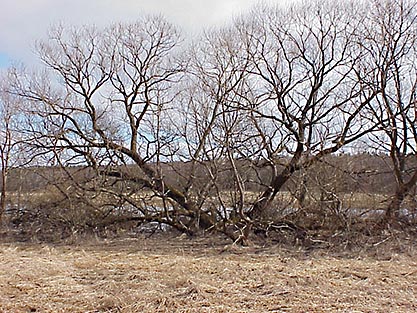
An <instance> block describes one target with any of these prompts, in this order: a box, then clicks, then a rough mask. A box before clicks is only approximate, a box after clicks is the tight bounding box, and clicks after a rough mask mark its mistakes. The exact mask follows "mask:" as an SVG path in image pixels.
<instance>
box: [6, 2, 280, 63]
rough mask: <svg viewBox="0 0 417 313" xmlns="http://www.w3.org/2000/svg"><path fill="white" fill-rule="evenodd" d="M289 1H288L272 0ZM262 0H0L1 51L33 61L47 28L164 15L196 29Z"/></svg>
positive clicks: (216, 23)
mask: <svg viewBox="0 0 417 313" xmlns="http://www.w3.org/2000/svg"><path fill="white" fill-rule="evenodd" d="M272 1H274V2H285V0H272ZM257 2H258V1H257V0H208V1H207V0H121V1H117V0H89V1H86V0H32V1H23V0H0V53H3V54H7V55H9V56H10V57H11V58H14V59H17V60H21V61H24V62H27V63H31V62H34V53H33V44H34V42H35V40H37V39H41V38H42V37H45V35H46V33H47V30H48V28H49V27H50V26H51V25H53V24H57V23H59V22H64V23H66V24H75V25H78V24H96V25H107V24H109V23H111V22H119V21H133V20H135V19H136V18H137V17H139V16H141V15H144V14H158V13H161V14H163V15H164V16H166V17H167V18H168V19H169V20H170V21H172V22H173V23H175V24H177V25H179V26H180V27H182V28H183V29H185V30H187V31H190V32H196V31H199V30H201V29H202V28H204V27H209V26H213V25H218V24H221V23H224V22H226V21H227V20H228V19H230V18H231V17H232V16H234V15H237V14H239V13H241V12H244V11H247V10H248V9H249V8H250V7H251V6H252V5H254V4H256V3H257Z"/></svg>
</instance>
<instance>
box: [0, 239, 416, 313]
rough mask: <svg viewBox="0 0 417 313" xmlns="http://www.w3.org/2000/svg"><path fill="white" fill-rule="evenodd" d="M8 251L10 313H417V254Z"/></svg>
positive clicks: (127, 248) (207, 244)
mask: <svg viewBox="0 0 417 313" xmlns="http://www.w3.org/2000/svg"><path fill="white" fill-rule="evenodd" d="M389 241H390V240H388V241H386V242H383V243H381V244H380V245H374V249H373V250H372V252H370V251H366V252H365V251H360V250H358V251H356V252H352V251H351V252H334V251H333V252H330V251H329V250H324V249H315V250H306V249H304V248H301V247H292V248H291V247H287V248H283V247H278V246H272V245H271V246H269V247H261V246H256V245H254V246H251V247H235V246H231V245H228V242H227V241H224V240H223V239H220V238H217V239H216V240H213V239H195V240H189V239H184V238H173V239H167V238H160V237H156V238H153V237H152V238H150V239H144V238H140V239H124V240H122V239H118V240H108V241H105V240H95V241H90V242H89V243H83V244H77V245H75V244H72V245H45V244H18V243H2V244H0V312H417V259H416V256H417V253H415V248H412V247H410V248H407V249H402V250H401V251H399V250H398V249H396V250H395V249H391V248H390V247H391V245H390V243H389Z"/></svg>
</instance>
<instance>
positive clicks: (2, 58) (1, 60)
mask: <svg viewBox="0 0 417 313" xmlns="http://www.w3.org/2000/svg"><path fill="white" fill-rule="evenodd" d="M10 62H11V60H10V58H9V56H8V55H7V54H5V53H3V52H0V68H2V67H8V66H9V65H10Z"/></svg>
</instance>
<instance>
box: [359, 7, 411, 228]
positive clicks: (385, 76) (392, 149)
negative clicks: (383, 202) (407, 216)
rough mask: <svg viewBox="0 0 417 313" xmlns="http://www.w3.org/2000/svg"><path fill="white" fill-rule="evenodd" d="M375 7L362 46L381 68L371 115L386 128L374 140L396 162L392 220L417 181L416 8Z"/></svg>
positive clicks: (388, 215)
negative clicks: (416, 157)
mask: <svg viewBox="0 0 417 313" xmlns="http://www.w3.org/2000/svg"><path fill="white" fill-rule="evenodd" d="M373 6H374V10H373V11H372V12H370V13H369V17H368V19H367V20H366V21H365V25H364V33H365V36H364V40H363V46H364V47H365V48H366V49H368V51H369V54H368V55H369V58H368V59H367V60H364V62H366V63H367V64H368V66H372V67H373V68H375V69H376V72H375V74H374V81H375V85H376V88H378V89H380V90H381V93H380V95H378V97H377V98H375V99H374V101H373V103H372V104H371V112H372V117H373V119H375V120H378V121H379V122H380V123H381V129H380V131H379V132H378V133H375V136H372V137H371V138H370V140H371V142H372V144H373V146H374V147H375V148H377V149H378V150H379V151H382V152H384V153H387V154H388V155H389V156H390V159H391V167H392V173H393V175H394V177H395V181H396V189H395V192H394V194H393V195H392V198H391V200H390V202H389V204H388V207H387V210H386V215H385V218H386V220H392V219H393V218H396V217H398V215H399V212H400V206H401V204H402V202H403V200H404V198H405V196H406V195H407V194H409V192H410V191H411V190H412V188H413V187H414V186H415V184H416V182H417V170H416V168H415V165H413V162H415V160H414V158H415V155H416V153H417V149H416V146H417V129H416V120H417V66H416V58H417V50H416V47H417V6H416V3H415V2H414V1H406V0H392V1H391V0H389V1H384V2H381V3H380V2H378V1H374V2H373Z"/></svg>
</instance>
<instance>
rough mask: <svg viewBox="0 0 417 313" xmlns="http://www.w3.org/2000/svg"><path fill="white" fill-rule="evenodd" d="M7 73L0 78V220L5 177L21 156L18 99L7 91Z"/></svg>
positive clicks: (4, 195)
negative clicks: (19, 149)
mask: <svg viewBox="0 0 417 313" xmlns="http://www.w3.org/2000/svg"><path fill="white" fill-rule="evenodd" d="M9 79H10V77H9V75H8V73H7V72H5V73H2V76H1V78H0V162H1V164H0V165H1V196H0V221H1V218H2V216H3V214H4V213H5V211H6V206H7V189H8V188H7V178H8V175H9V171H10V169H11V168H12V167H15V166H17V165H18V162H19V160H21V159H22V156H21V155H19V153H18V148H19V145H20V143H21V140H20V138H19V137H20V134H19V133H18V132H17V124H18V123H19V116H20V109H21V108H20V107H21V105H20V99H19V98H18V97H16V96H14V95H12V94H10V93H9V92H8V89H9V86H8V84H9Z"/></svg>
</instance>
